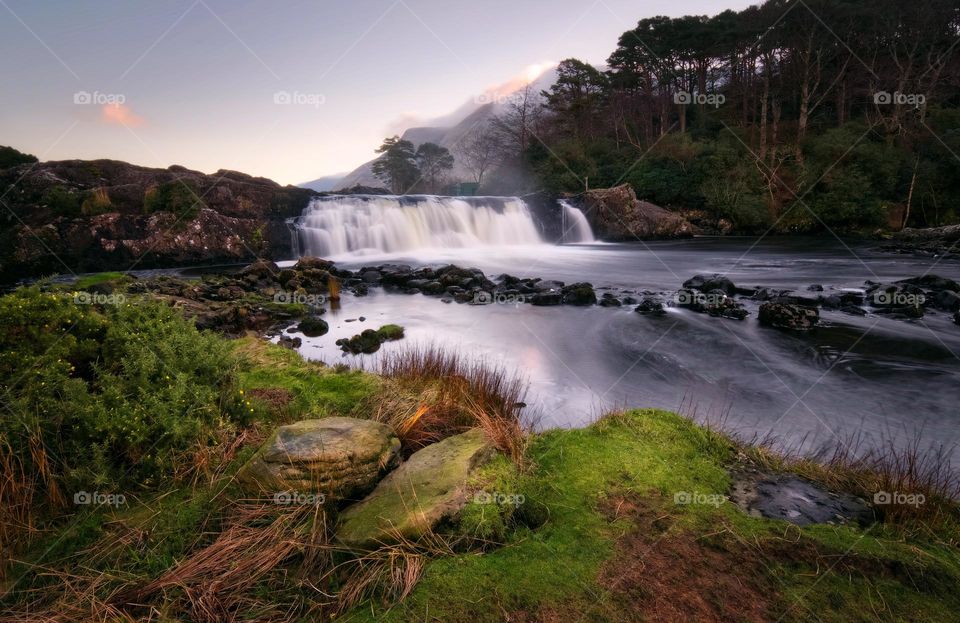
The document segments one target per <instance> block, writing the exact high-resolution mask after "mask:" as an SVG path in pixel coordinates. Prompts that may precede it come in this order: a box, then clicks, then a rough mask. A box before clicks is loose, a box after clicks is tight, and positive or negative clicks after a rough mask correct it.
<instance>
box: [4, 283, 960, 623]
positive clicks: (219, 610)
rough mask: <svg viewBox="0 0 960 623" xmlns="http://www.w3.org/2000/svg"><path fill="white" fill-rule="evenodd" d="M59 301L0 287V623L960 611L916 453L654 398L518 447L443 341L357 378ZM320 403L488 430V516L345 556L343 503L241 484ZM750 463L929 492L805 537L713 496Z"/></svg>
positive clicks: (279, 352)
mask: <svg viewBox="0 0 960 623" xmlns="http://www.w3.org/2000/svg"><path fill="white" fill-rule="evenodd" d="M76 300H77V299H76V297H75V296H73V295H72V293H69V292H66V291H63V292H57V291H52V292H41V291H40V290H38V289H26V290H20V291H18V292H16V293H13V294H11V295H7V296H4V297H2V298H0V316H2V317H0V320H3V322H2V324H0V327H2V330H0V341H2V343H3V347H4V351H3V352H4V356H3V358H2V359H0V364H2V365H0V373H2V376H0V383H2V391H3V392H4V395H5V396H6V397H5V407H6V408H5V409H4V410H3V412H2V413H0V424H2V426H0V449H2V452H0V457H2V461H0V498H2V501H3V505H2V507H0V508H2V510H0V521H2V532H0V538H2V539H3V544H4V553H5V554H6V557H7V560H5V561H4V565H3V567H2V573H3V575H2V578H3V579H2V582H3V584H2V591H3V593H4V594H3V597H2V601H0V613H2V614H0V619H3V620H12V621H38V620H39V621H75V620H77V621H79V620H84V621H89V620H99V621H158V622H159V621H283V620H289V621H312V620H319V619H320V618H325V619H329V618H337V619H340V620H350V621H374V620H376V621H380V620H386V621H410V620H418V621H420V620H438V621H440V620H442V621H502V620H510V621H560V620H564V621H566V620H585V621H587V620H590V621H593V620H598V621H612V622H618V621H636V620H648V621H681V620H683V621H685V620H716V621H769V620H783V621H891V620H893V621H897V620H900V621H951V620H955V613H956V612H957V611H958V609H960V596H958V595H957V594H956V591H955V590H954V589H953V587H954V586H956V584H957V583H958V581H960V557H958V550H957V545H958V542H960V529H958V523H957V510H956V506H955V505H954V504H953V503H951V502H948V501H945V500H943V499H940V497H938V496H942V494H944V493H945V492H948V491H950V488H949V486H948V485H947V484H938V481H937V480H936V479H935V478H934V479H931V478H929V477H926V476H925V474H928V475H929V474H930V473H934V474H935V472H924V470H922V469H918V468H917V467H916V463H913V465H914V467H913V468H912V469H913V472H911V471H910V469H908V468H904V467H897V466H896V465H890V464H886V465H887V467H886V468H885V467H884V465H885V464H884V462H883V461H881V460H879V459H878V460H876V461H873V462H872V463H869V462H861V463H855V462H853V461H851V460H840V459H836V460H834V461H832V462H827V463H814V462H811V461H801V460H790V459H785V458H784V457H779V456H777V455H775V454H773V453H771V452H770V451H767V450H764V449H761V448H754V447H749V446H745V445H743V444H740V443H737V442H735V441H733V440H731V439H729V438H728V437H725V436H724V435H722V434H719V433H716V432H713V431H711V430H708V429H706V428H703V427H700V426H697V425H696V424H694V423H692V422H690V421H688V420H687V419H684V418H682V417H680V416H678V415H675V414H672V413H667V412H663V411H653V410H634V411H628V412H623V413H614V414H610V415H608V416H607V417H605V418H603V419H601V420H600V421H598V422H596V423H594V424H593V425H591V426H589V427H587V428H584V429H579V430H555V431H549V432H545V433H540V434H529V433H527V432H525V431H523V429H522V427H520V426H519V423H518V413H519V409H520V406H519V404H520V403H521V402H522V397H523V392H522V386H521V385H520V384H518V383H517V382H516V381H515V380H512V379H510V378H509V377H508V376H506V375H504V374H503V372H502V371H498V370H492V369H489V368H486V367H484V366H482V365H479V364H477V363H475V362H472V361H470V360H466V359H462V358H458V357H456V356H452V355H451V354H449V353H444V352H443V351H439V350H429V349H428V350H421V351H408V352H407V353H406V354H404V355H401V356H397V357H390V358H386V359H385V360H384V361H383V365H382V369H381V371H380V374H376V375H375V374H370V373H366V372H359V371H352V370H349V369H347V368H345V367H340V366H336V367H330V366H325V365H323V364H321V363H316V362H307V361H304V360H303V359H302V358H301V357H300V356H299V355H298V354H297V353H295V352H294V351H291V350H287V349H284V348H281V347H279V346H275V345H272V344H269V343H267V342H265V341H264V340H262V339H261V338H258V337H254V336H248V337H244V338H241V339H233V340H227V339H224V338H222V337H219V336H218V335H215V334H212V333H205V332H198V331H197V330H196V329H195V328H194V326H193V325H192V324H191V323H189V322H186V321H184V320H183V318H182V317H180V316H179V315H178V314H177V313H175V312H172V311H171V310H170V309H169V308H167V307H166V306H165V305H161V304H157V303H156V302H155V301H154V300H152V299H151V298H149V296H130V297H127V299H125V300H123V301H122V302H121V303H120V304H118V305H91V304H83V305H78V304H76ZM131 414H133V415H135V416H136V417H132V416H131ZM335 415H340V416H353V417H362V418H373V419H377V420H380V421H382V422H385V423H387V424H389V425H390V426H391V428H393V429H394V430H395V431H396V432H397V434H398V436H399V437H400V438H401V441H402V443H403V454H404V455H406V456H408V455H409V454H410V453H412V452H414V451H415V450H416V449H418V448H420V447H423V446H424V445H426V444H429V443H431V442H433V441H436V440H438V439H442V438H444V437H446V436H449V435H451V434H454V433H456V432H458V431H461V430H464V429H466V428H470V427H481V428H482V429H483V430H484V431H486V432H487V434H488V436H489V437H490V438H491V440H492V441H493V442H494V444H495V445H496V447H497V448H498V449H500V451H501V453H502V454H503V457H501V458H500V459H499V460H497V461H495V462H494V463H492V464H490V465H489V466H488V467H486V468H484V469H483V470H481V472H479V473H478V474H477V475H476V476H475V477H474V480H473V481H472V482H471V483H470V485H471V487H473V488H474V489H475V490H476V491H477V492H479V493H480V494H482V495H483V496H486V497H485V499H486V500H487V502H485V503H481V502H479V501H478V499H477V498H474V499H473V501H472V502H470V503H469V504H468V505H467V507H466V508H465V509H464V510H463V511H462V513H461V518H462V521H461V525H460V526H459V528H457V529H456V530H454V531H452V532H451V531H444V532H442V533H438V534H437V535H435V536H434V537H431V538H428V539H425V540H423V541H421V542H418V543H402V544H401V545H398V546H394V547H390V548H383V549H381V550H379V551H376V552H372V553H369V554H367V555H362V556H358V555H356V554H353V553H351V552H347V551H343V550H342V549H340V548H338V547H337V546H336V545H335V544H334V543H333V542H332V541H331V538H330V537H331V529H332V527H333V526H334V525H335V523H336V519H337V509H336V508H330V507H315V506H295V505H294V506H278V505H277V504H276V503H273V501H272V500H269V499H251V498H250V496H249V495H248V494H244V493H243V492H241V490H240V488H239V487H238V486H237V484H236V482H235V478H234V477H235V475H236V472H237V470H238V469H239V468H240V466H242V465H243V464H244V463H245V462H246V461H247V460H248V459H249V457H250V456H251V455H252V454H253V452H254V451H255V449H256V448H257V447H258V445H259V444H260V443H261V442H262V441H263V440H264V439H265V438H266V436H267V435H268V434H269V432H270V431H271V430H272V429H273V428H274V427H276V426H277V425H280V424H284V423H289V422H293V421H296V420H300V419H305V418H308V417H310V418H321V417H327V416H335ZM744 466H753V467H762V468H764V469H772V470H794V471H800V472H802V473H803V474H804V475H805V476H807V477H809V478H811V479H813V480H816V481H819V482H823V483H826V484H829V485H830V486H832V487H835V488H838V489H846V490H849V491H851V492H853V493H856V494H858V495H862V496H866V495H867V494H868V493H870V491H869V490H870V488H871V487H874V486H879V485H881V484H882V485H896V486H900V487H902V489H900V490H910V489H909V488H910V487H913V488H918V487H919V488H922V489H923V491H924V492H925V493H926V494H927V497H928V501H927V504H926V505H925V506H923V507H922V508H915V509H912V510H910V509H905V510H903V512H900V513H886V514H884V515H883V516H881V517H880V518H879V519H880V521H879V522H877V523H874V524H872V525H870V526H866V527H859V526H841V525H828V524H821V525H812V526H806V527H797V526H795V525H793V524H789V523H786V522H784V521H774V520H769V519H763V518H757V517H751V516H748V515H747V514H746V513H744V512H743V511H741V510H740V509H739V508H737V507H736V506H734V505H733V504H732V503H730V502H729V501H727V500H726V497H725V496H726V495H727V493H728V492H729V490H730V487H731V475H730V474H731V470H732V469H734V468H740V467H744ZM884 469H886V471H884ZM924 487H925V488H924ZM78 493H85V494H87V495H88V496H89V494H99V495H101V496H102V499H103V500H107V502H106V503H93V504H91V503H89V500H88V501H87V502H86V503H85V502H84V499H82V498H77V497H76V495H77V494H78ZM104 496H114V497H112V498H107V497H104ZM118 496H119V497H118ZM78 500H79V502H78ZM489 500H493V501H494V504H490V503H489ZM95 501H96V498H95Z"/></svg>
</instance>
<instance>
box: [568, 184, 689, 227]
mask: <svg viewBox="0 0 960 623" xmlns="http://www.w3.org/2000/svg"><path fill="white" fill-rule="evenodd" d="M582 204H583V205H582V206H578V207H581V208H582V210H583V213H584V214H585V215H586V217H587V220H588V221H589V222H590V226H591V228H592V229H593V231H594V233H595V234H596V235H597V237H598V238H600V239H601V240H606V241H625V240H626V241H630V240H637V239H638V238H640V239H655V238H688V237H690V236H692V235H694V234H695V233H699V230H698V229H697V228H696V227H694V226H693V225H691V224H690V222H689V221H687V220H686V219H685V218H683V217H682V216H680V215H679V214H676V213H674V212H671V211H669V210H665V209H663V208H661V207H659V206H656V205H654V204H652V203H648V202H646V201H640V200H638V199H637V195H636V194H635V193H634V191H633V188H632V187H631V186H630V185H629V184H622V185H620V186H616V187H614V188H604V189H597V190H590V191H587V192H585V193H584V194H583V195H582Z"/></svg>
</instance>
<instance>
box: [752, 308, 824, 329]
mask: <svg viewBox="0 0 960 623" xmlns="http://www.w3.org/2000/svg"><path fill="white" fill-rule="evenodd" d="M759 320H760V324H762V325H767V326H770V327H774V328H777V329H789V330H793V331H808V330H810V329H812V328H814V327H815V326H817V323H818V322H820V313H819V312H818V311H817V310H816V309H815V308H811V307H801V306H799V305H790V304H784V303H764V304H762V305H761V306H760V314H759Z"/></svg>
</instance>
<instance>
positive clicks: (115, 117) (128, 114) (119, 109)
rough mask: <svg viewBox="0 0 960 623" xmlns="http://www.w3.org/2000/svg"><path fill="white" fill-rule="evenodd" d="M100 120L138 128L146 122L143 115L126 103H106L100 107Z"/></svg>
mask: <svg viewBox="0 0 960 623" xmlns="http://www.w3.org/2000/svg"><path fill="white" fill-rule="evenodd" d="M100 120H101V121H103V122H104V123H114V124H117V125H125V126H127V127H131V128H136V127H139V126H142V125H143V124H144V123H146V121H145V120H144V118H143V117H141V116H139V115H137V114H136V113H134V112H133V110H132V109H131V108H130V107H129V106H127V105H126V104H104V105H103V107H102V108H101V109H100Z"/></svg>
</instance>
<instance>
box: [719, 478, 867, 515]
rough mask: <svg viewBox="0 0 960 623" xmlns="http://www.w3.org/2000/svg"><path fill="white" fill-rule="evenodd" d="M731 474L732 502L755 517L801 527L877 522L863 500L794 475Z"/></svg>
mask: <svg viewBox="0 0 960 623" xmlns="http://www.w3.org/2000/svg"><path fill="white" fill-rule="evenodd" d="M731 475H732V476H733V488H732V490H731V492H730V498H731V501H732V502H733V503H734V504H736V505H737V506H739V507H740V508H741V509H742V510H743V511H745V512H746V513H747V514H749V515H751V516H753V517H767V518H769V519H782V520H784V521H788V522H790V523H792V524H796V525H798V526H806V525H809V524H814V523H826V524H848V523H854V524H858V525H860V526H867V525H869V524H871V523H873V522H874V520H875V517H874V513H873V510H872V509H871V508H870V506H869V505H868V504H867V503H866V502H864V501H863V500H862V499H860V498H858V497H855V496H853V495H849V494H846V493H836V492H833V491H828V490H827V489H825V488H823V487H822V486H820V485H818V484H816V483H814V482H811V481H809V480H807V479H805V478H801V477H799V476H796V475H794V474H782V473H775V472H766V471H759V470H749V471H747V470H744V471H737V472H734V473H733V474H731Z"/></svg>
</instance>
